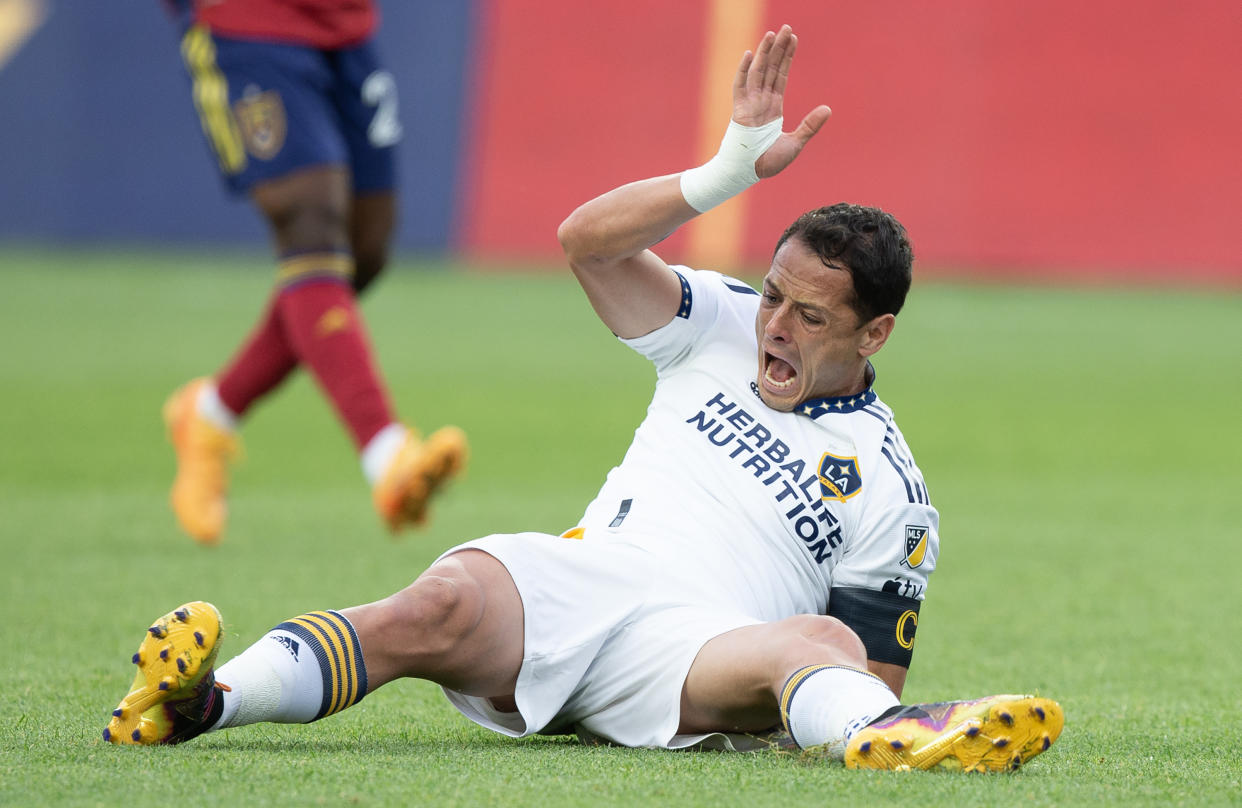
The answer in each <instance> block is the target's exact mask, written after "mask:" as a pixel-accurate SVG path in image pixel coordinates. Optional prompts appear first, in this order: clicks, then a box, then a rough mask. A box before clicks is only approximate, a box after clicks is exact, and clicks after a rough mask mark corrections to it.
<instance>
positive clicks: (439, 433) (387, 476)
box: [372, 426, 469, 533]
mask: <svg viewBox="0 0 1242 808" xmlns="http://www.w3.org/2000/svg"><path fill="white" fill-rule="evenodd" d="M468 455H469V449H468V447H467V444H466V433H465V432H462V431H461V430H460V429H458V428H457V427H455V426H446V427H444V428H442V429H438V430H436V431H435V432H433V433H432V434H431V436H430V437H429V438H427V440H425V441H422V440H419V438H418V435H417V434H416V433H414V432H413V431H412V430H411V432H410V433H409V434H408V435H407V436H406V439H405V442H404V443H403V444H402V445H401V448H400V449H399V450H397V454H396V456H395V457H393V459H392V462H391V463H389V464H388V468H387V469H385V470H384V474H383V475H382V476H381V477H380V481H379V482H378V483H377V484H376V486H375V489H374V491H373V493H372V500H373V501H374V503H375V510H377V511H378V512H379V515H380V517H381V518H383V520H384V523H385V524H387V525H388V529H389V530H391V531H392V532H393V533H396V532H397V531H399V530H401V528H402V527H403V526H404V525H406V524H412V525H415V526H419V525H422V524H424V523H425V522H426V521H427V504H428V502H429V501H430V500H431V497H432V496H433V495H434V494H435V493H436V491H437V490H439V488H440V486H442V485H443V484H444V483H446V482H447V481H448V480H449V478H451V477H453V476H454V475H456V474H458V473H459V472H461V470H462V469H464V468H465V467H466V459H467V457H468Z"/></svg>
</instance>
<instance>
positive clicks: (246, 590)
mask: <svg viewBox="0 0 1242 808" xmlns="http://www.w3.org/2000/svg"><path fill="white" fill-rule="evenodd" d="M0 267H3V269H0V346H3V347H2V348H0V389H2V391H3V393H2V398H0V402H2V403H0V431H2V434H0V547H2V548H3V553H4V555H3V564H2V568H3V573H0V579H2V580H3V589H2V591H0V615H3V620H2V621H0V636H2V637H3V643H2V646H0V647H3V648H4V650H5V653H4V654H3V656H2V657H0V687H2V693H3V699H0V804H4V805H48V804H65V805H119V804H126V805H155V804H168V805H179V806H190V807H192V806H197V805H200V804H206V805H294V804H305V805H316V804H322V805H337V804H358V805H434V806H469V805H488V804H490V805H497V806H562V805H566V806H569V805H597V804H604V805H668V806H705V807H706V806H722V805H724V806H733V805H825V804H831V805H885V804H892V805H897V804H901V805H910V806H939V805H945V806H969V805H1002V804H1023V805H1098V804H1113V805H1115V804H1122V803H1124V804H1127V805H1162V806H1163V805H1174V804H1178V805H1213V804H1215V805H1230V804H1232V805H1239V804H1242V696H1240V695H1239V682H1240V680H1242V650H1240V648H1239V638H1240V637H1242V618H1240V617H1239V608H1238V605H1237V603H1238V592H1239V591H1240V590H1242V586H1240V582H1239V579H1240V578H1242V564H1239V562H1240V561H1242V528H1240V527H1239V525H1240V524H1242V520H1240V519H1239V517H1238V514H1237V504H1236V503H1237V502H1238V501H1239V495H1238V490H1239V489H1242V467H1240V458H1242V422H1240V415H1242V405H1240V403H1239V402H1242V296H1239V294H1238V293H1237V292H1208V291H1173V290H1129V291H1118V290H1108V289H1094V288H1093V289H1064V288H1039V287H1021V288H1016V287H1000V286H977V285H959V284H945V283H935V284H924V285H916V288H915V290H914V292H913V293H912V295H911V298H910V301H909V303H908V308H907V310H906V312H905V313H903V314H902V316H901V318H900V322H899V326H898V329H897V331H896V333H895V335H894V338H893V341H892V342H890V344H889V346H888V347H887V348H886V349H885V350H884V351H883V352H882V353H881V354H880V355H879V357H878V358H877V362H876V365H877V368H878V371H879V379H878V382H877V390H878V391H879V392H880V394H881V396H882V397H883V398H884V399H885V400H886V401H887V403H888V404H889V405H891V406H892V407H893V409H894V410H896V411H897V413H898V417H899V419H900V423H901V425H902V428H903V430H904V432H905V434H906V437H907V438H908V440H909V442H910V444H911V446H912V447H913V449H914V451H915V454H916V456H917V457H918V459H919V463H920V465H921V466H922V468H923V471H924V472H925V474H926V476H927V478H928V481H929V484H930V487H931V493H932V497H933V502H934V503H935V504H936V505H937V507H938V508H939V510H940V513H941V535H942V552H941V558H940V569H939V571H938V572H937V573H936V575H935V576H934V577H933V578H932V582H931V587H930V589H929V598H928V600H927V603H926V605H925V607H924V609H923V612H922V615H921V619H920V632H919V644H918V648H917V649H916V654H915V659H914V665H913V667H912V669H911V673H910V678H909V682H908V685H907V688H906V693H905V697H906V700H907V701H929V700H940V699H947V698H961V697H971V696H977V695H983V694H985V693H991V692H1014V691H1028V690H1033V691H1037V692H1039V693H1041V694H1044V695H1048V696H1052V697H1054V698H1057V699H1059V700H1060V701H1061V702H1062V703H1063V705H1064V706H1065V709H1066V713H1067V724H1066V728H1065V732H1064V734H1063V735H1062V737H1061V740H1060V741H1059V742H1058V743H1057V745H1056V746H1054V747H1053V748H1052V750H1051V751H1049V752H1048V753H1047V754H1045V755H1044V756H1042V757H1040V758H1038V759H1037V760H1036V761H1034V762H1032V763H1031V764H1030V765H1029V766H1028V767H1026V768H1024V769H1023V770H1022V771H1020V772H1019V773H1017V774H1016V775H1012V776H1007V775H1006V776H960V775H959V776H954V775H944V774H922V773H906V774H887V773H876V774H863V773H857V772H848V771H845V770H844V769H842V768H839V767H838V766H836V765H826V764H821V765H814V766H812V765H806V764H801V763H798V762H796V761H794V760H792V759H790V758H788V757H782V756H778V755H774V754H754V755H730V754H718V753H707V752H682V753H671V752H663V751H650V750H627V749H612V748H591V747H584V746H581V745H579V744H577V743H576V741H574V740H572V739H532V740H527V741H516V742H515V741H511V740H508V739H505V738H502V737H499V736H495V735H492V734H490V733H488V732H487V731H485V730H482V729H480V728H477V727H475V726H474V725H473V724H471V723H469V722H468V721H466V720H465V719H463V718H461V717H460V716H459V715H458V714H457V713H456V712H455V711H454V710H452V709H451V708H450V707H449V706H448V704H447V702H446V701H445V700H444V699H443V698H442V697H441V696H440V694H439V691H438V689H437V688H436V687H434V686H431V685H429V684H427V683H423V682H413V681H410V682H399V683H395V684H393V685H390V686H388V687H385V688H383V689H382V690H380V691H378V692H376V693H374V694H372V695H370V696H369V697H368V698H367V699H366V700H365V701H363V702H362V703H361V704H360V705H358V706H357V707H355V708H353V709H351V710H348V711H346V712H344V713H342V714H340V715H338V716H335V717H333V718H331V719H328V720H326V721H324V722H321V723H320V724H318V725H315V726H312V727H300V726H276V725H260V726H252V727H245V728H241V729H237V730H231V731H228V732H225V733H218V734H214V735H211V736H208V737H205V738H201V739H199V740H197V741H195V742H193V743H192V744H188V745H185V746H182V747H175V748H153V749H137V748H117V747H112V746H110V745H107V744H105V743H103V742H102V740H101V738H100V731H101V730H102V728H103V726H104V725H105V723H106V720H107V716H108V712H109V711H110V710H111V708H112V707H113V706H114V705H115V703H116V702H117V701H118V700H119V699H120V697H121V696H122V695H123V694H124V691H125V690H126V688H127V687H128V685H129V681H130V677H131V676H132V669H131V667H130V665H129V657H130V655H131V654H132V653H133V651H134V649H135V648H136V646H137V644H138V642H139V641H140V639H141V636H142V631H143V628H144V627H145V626H146V625H147V621H149V620H151V619H152V618H154V617H156V616H157V615H159V614H162V613H163V612H165V611H167V610H168V609H170V608H172V607H174V606H176V605H178V604H179V603H181V602H183V601H186V600H192V599H207V600H211V601H213V602H214V603H216V604H217V605H218V606H219V607H220V608H221V610H222V611H223V613H224V616H225V620H226V645H225V649H224V652H223V656H224V657H228V656H231V655H232V654H234V653H236V652H238V651H240V650H241V649H243V648H244V647H245V646H246V645H248V644H249V643H250V642H251V641H253V640H254V639H255V638H256V637H257V636H258V635H259V634H260V633H261V632H262V631H264V630H266V629H267V628H269V627H270V626H272V625H274V624H275V623H277V622H279V621H280V620H282V619H284V618H286V617H289V616H292V615H295V614H298V613H301V612H304V611H308V610H311V609H319V608H340V607H344V606H349V605H352V604H355V603H360V602H365V601H369V600H372V599H375V598H378V597H381V596H384V595H387V594H388V593H390V592H392V591H394V590H395V589H397V588H399V587H401V586H403V585H405V584H406V583H407V582H409V581H410V580H411V579H412V578H413V577H414V576H415V575H416V574H417V573H418V572H420V571H421V570H422V569H423V567H424V566H425V565H426V564H427V563H428V562H429V561H431V560H432V559H433V558H434V557H435V556H436V555H438V554H439V553H440V552H441V551H442V550H444V549H445V548H447V547H449V546H451V545H453V544H455V543H457V542H459V541H461V540H464V539H468V538H473V537H476V536H481V535H485V534H488V533H491V532H496V531H516V530H526V529H534V530H544V531H560V530H562V529H564V528H566V527H569V526H571V525H573V523H574V522H575V520H576V519H577V517H578V516H579V515H580V513H581V510H582V508H583V507H584V506H585V504H586V502H587V501H589V499H590V498H591V496H592V495H593V493H594V492H595V490H596V489H597V488H598V486H599V484H600V483H601V482H602V480H603V477H604V474H605V472H606V471H607V470H608V468H610V467H611V465H612V464H613V463H615V462H616V461H617V460H619V458H620V456H621V454H622V452H623V451H624V449H625V447H626V445H627V444H628V441H629V437H630V435H631V433H632V430H633V428H634V427H635V426H636V425H637V424H638V422H639V420H640V419H641V417H642V415H643V412H644V410H645V406H646V402H647V400H648V397H649V394H650V389H651V384H652V382H653V379H654V373H653V372H652V371H651V369H650V367H649V366H648V365H647V363H646V362H645V361H644V360H642V359H641V358H639V357H638V356H637V355H635V354H632V353H631V352H630V351H628V350H627V349H626V348H624V347H623V346H621V345H619V344H617V343H616V341H615V340H614V339H613V338H612V337H611V335H610V334H609V333H608V332H607V329H605V328H604V327H603V326H602V325H601V324H600V323H599V322H598V321H597V320H596V319H595V318H594V315H593V314H592V312H591V311H590V309H589V307H588V305H587V303H586V301H585V299H584V297H583V295H582V294H581V292H580V291H579V290H578V288H577V287H576V286H575V285H574V284H573V283H572V281H571V279H570V278H569V277H568V276H567V274H549V275H512V274H483V273H470V272H462V271H453V270H452V269H451V268H449V267H446V266H438V265H420V266H414V265H412V264H410V265H402V266H400V267H398V268H397V269H396V270H395V271H394V272H392V273H391V275H390V276H389V277H388V278H387V280H386V281H384V283H383V284H382V285H381V286H380V288H379V290H378V294H375V295H373V296H372V297H371V298H370V299H369V300H368V301H367V303H366V311H367V314H368V317H369V320H370V325H371V328H372V334H373V338H374V341H375V343H376V345H377V347H378V351H379V354H380V358H381V362H382V365H383V367H384V369H385V371H386V373H387V376H388V378H389V380H390V382H391V385H392V388H393V393H394V397H395V400H396V402H397V403H398V406H399V409H400V411H401V412H402V414H403V415H404V416H406V417H407V418H409V419H411V420H413V421H414V422H416V423H417V424H418V425H420V426H422V427H424V428H426V429H430V428H434V427H436V426H439V425H441V424H444V423H456V424H458V425H460V426H462V427H463V428H464V429H466V431H467V432H468V433H469V434H470V437H471V440H472V443H473V448H474V456H473V462H472V466H471V468H470V471H469V474H468V476H467V477H466V479H465V480H464V481H462V482H461V483H459V484H457V485H456V486H455V487H453V488H452V489H450V491H449V492H448V493H447V495H446V496H445V497H444V498H443V499H441V500H440V501H439V502H438V505H437V509H436V513H435V515H434V517H435V518H434V523H433V525H432V527H431V528H430V529H429V530H427V531H426V532H424V533H421V534H418V535H407V537H406V538H405V539H403V540H401V541H393V540H391V539H390V538H389V537H388V535H387V534H386V533H385V531H384V530H383V529H382V528H381V526H380V524H379V523H378V520H377V519H376V517H375V516H374V514H373V513H372V511H371V509H370V504H369V496H368V492H367V489H366V487H365V486H364V484H363V482H362V478H361V474H360V472H359V470H358V467H357V463H356V460H355V457H354V454H353V451H352V448H351V446H350V444H349V442H348V440H347V439H346V437H345V435H344V433H343V432H342V431H341V430H340V429H339V428H338V427H337V425H336V422H335V420H334V416H333V415H332V413H331V412H330V411H329V409H328V407H327V406H326V404H325V403H324V402H323V400H322V399H321V398H320V397H319V396H318V395H317V393H316V392H315V390H314V388H313V385H312V384H311V383H310V381H309V380H308V379H307V378H305V377H301V376H300V377H298V378H296V379H294V380H293V381H292V382H291V383H289V384H288V385H287V387H285V388H284V389H283V390H281V391H280V392H279V393H278V394H277V395H276V396H275V397H274V398H272V399H271V400H269V401H268V402H266V403H265V405H264V406H262V407H261V408H260V409H258V410H256V411H255V412H254V414H253V417H252V418H251V420H250V421H249V423H248V424H247V427H246V429H245V440H246V450H247V457H246V459H245V461H244V462H243V463H242V464H241V466H240V467H239V468H238V470H237V474H236V477H235V480H234V487H233V492H234V493H233V498H232V523H231V527H230V531H229V534H228V536H227V538H226V540H225V542H224V543H223V544H222V545H221V546H219V547H218V548H215V549H205V548H202V547H198V546H196V545H194V544H193V543H192V542H191V541H190V540H188V539H185V538H183V537H182V536H180V535H179V534H178V533H177V531H176V529H175V527H174V524H173V520H172V516H171V514H170V513H169V512H168V510H167V508H166V504H165V497H166V490H167V485H168V483H169V482H170V480H171V473H172V457H171V453H170V451H169V450H168V448H167V446H166V445H165V443H164V439H163V435H162V427H161V425H160V422H159V407H160V404H161V402H162V400H163V398H164V396H165V395H166V394H167V393H168V392H169V391H170V390H171V389H172V388H173V387H175V386H176V385H178V384H180V383H181V382H183V381H184V380H186V379H187V378H189V377H191V376H194V375H199V374H203V373H207V372H211V371H213V370H215V369H216V368H217V367H218V366H219V365H220V364H221V363H222V362H223V361H224V360H225V359H226V354H227V353H228V352H229V351H231V350H232V348H233V346H234V345H235V344H236V343H237V341H238V340H239V338H240V337H241V336H242V334H243V333H244V332H245V330H246V329H247V328H248V326H249V325H250V323H251V322H252V320H253V318H254V316H255V315H256V313H257V311H258V309H259V306H260V305H261V302H262V300H263V298H264V296H265V294H266V289H267V287H268V284H269V279H270V276H271V271H270V269H269V267H268V265H267V262H266V260H265V259H264V258H263V257H262V256H252V255H245V254H239V255H233V256H225V257H224V258H220V257H214V258H208V257H202V256H193V255H187V254H168V255H162V254H150V253H147V254H133V255H130V254H106V255H103V256H100V255H98V254H92V253H89V252H80V253H77V252H39V251H11V250H10V251H6V252H0Z"/></svg>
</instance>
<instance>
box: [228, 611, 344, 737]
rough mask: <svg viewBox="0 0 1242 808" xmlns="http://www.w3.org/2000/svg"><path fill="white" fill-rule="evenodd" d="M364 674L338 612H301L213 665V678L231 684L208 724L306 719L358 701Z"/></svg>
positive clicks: (305, 720)
mask: <svg viewBox="0 0 1242 808" xmlns="http://www.w3.org/2000/svg"><path fill="white" fill-rule="evenodd" d="M366 678H367V677H366V667H365V665H363V662H362V651H361V646H360V645H359V643H358V638H357V635H356V634H355V633H354V630H353V626H352V625H350V623H349V621H348V620H346V619H345V617H344V616H343V615H341V614H340V613H338V612H331V611H323V612H311V613H309V614H304V615H301V616H299V617H295V618H293V619H291V620H287V621H285V622H284V623H281V624H280V625H279V626H276V628H274V629H272V630H271V631H269V632H268V633H267V634H265V635H264V636H263V638H262V639H261V640H259V641H258V642H256V643H255V644H254V645H252V646H250V647H249V648H247V649H246V650H245V651H243V652H242V653H241V654H239V655H238V656H236V657H234V658H233V659H230V660H229V661H228V662H227V663H225V664H224V665H222V666H220V668H218V669H217V670H216V681H217V682H219V683H221V684H223V685H225V686H227V687H228V688H229V689H228V690H227V691H224V692H222V693H221V695H222V696H223V697H224V702H223V705H224V709H223V712H222V713H221V715H220V719H219V720H218V721H217V722H216V723H215V725H214V726H213V727H212V729H224V728H226V727H239V726H242V725H244V724H255V723H258V722H260V721H271V722H274V723H278V724H305V723H309V722H311V721H315V720H317V719H319V718H322V717H324V716H326V715H331V714H332V713H335V712H338V711H340V710H343V709H345V708H346V707H349V706H350V705H353V704H356V703H357V702H358V701H360V700H361V699H362V697H363V696H365V695H366V687H367V685H366ZM325 688H326V689H327V692H326V693H325Z"/></svg>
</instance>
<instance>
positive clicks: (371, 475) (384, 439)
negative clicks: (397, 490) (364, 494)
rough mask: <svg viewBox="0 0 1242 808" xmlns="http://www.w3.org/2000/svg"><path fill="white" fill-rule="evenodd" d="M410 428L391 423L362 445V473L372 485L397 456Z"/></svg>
mask: <svg viewBox="0 0 1242 808" xmlns="http://www.w3.org/2000/svg"><path fill="white" fill-rule="evenodd" d="M409 434H410V430H408V429H406V428H405V427H404V426H402V425H401V424H398V423H392V424H389V425H388V426H386V427H384V428H383V429H381V430H380V431H379V432H376V433H375V437H373V438H371V439H370V440H369V441H367V445H366V446H364V447H362V473H363V474H364V475H366V478H367V482H369V483H370V484H371V485H372V486H373V487H374V485H375V484H376V483H378V482H379V480H380V477H382V476H383V475H384V472H385V471H387V470H388V464H389V463H391V462H392V459H393V458H394V457H396V456H397V452H399V451H400V450H401V445H402V444H403V443H405V438H406V436H407V435H409Z"/></svg>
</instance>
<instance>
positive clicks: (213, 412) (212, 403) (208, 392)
mask: <svg viewBox="0 0 1242 808" xmlns="http://www.w3.org/2000/svg"><path fill="white" fill-rule="evenodd" d="M194 409H195V410H197V412H198V414H199V415H201V416H202V417H203V418H206V419H207V420H208V421H209V422H211V423H212V424H214V425H215V426H218V427H220V428H221V429H223V430H225V431H227V432H236V431H237V413H235V412H233V411H232V410H230V409H229V408H228V407H227V406H225V404H224V402H223V401H221V400H220V391H219V390H218V389H217V388H216V385H215V382H207V383H206V384H204V385H203V386H202V388H201V389H200V390H199V391H198V399H197V400H196V401H195V402H194Z"/></svg>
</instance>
